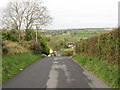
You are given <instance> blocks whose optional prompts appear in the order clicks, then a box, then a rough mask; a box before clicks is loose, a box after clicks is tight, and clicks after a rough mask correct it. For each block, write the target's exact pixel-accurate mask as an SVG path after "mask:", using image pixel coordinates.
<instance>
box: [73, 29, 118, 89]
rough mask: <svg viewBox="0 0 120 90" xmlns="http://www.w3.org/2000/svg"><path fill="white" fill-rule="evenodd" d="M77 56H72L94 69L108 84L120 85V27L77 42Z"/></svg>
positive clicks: (112, 85)
mask: <svg viewBox="0 0 120 90" xmlns="http://www.w3.org/2000/svg"><path fill="white" fill-rule="evenodd" d="M75 51H76V54H77V55H76V56H73V57H72V58H73V59H74V60H75V61H76V62H77V63H79V64H81V65H83V66H84V67H86V68H87V69H88V70H90V71H92V72H93V73H94V74H95V75H96V76H97V77H99V78H101V80H103V81H104V82H106V84H107V85H109V86H110V87H113V88H118V87H120V82H119V81H118V80H119V79H120V76H119V75H118V74H119V73H118V72H119V70H118V68H119V62H120V28H118V29H115V30H113V31H111V32H108V33H103V34H100V35H98V36H94V37H90V38H88V39H83V40H81V41H79V42H77V43H76V50H75Z"/></svg>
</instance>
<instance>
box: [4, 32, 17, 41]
mask: <svg viewBox="0 0 120 90" xmlns="http://www.w3.org/2000/svg"><path fill="white" fill-rule="evenodd" d="M18 38H19V37H18V34H17V32H16V31H15V30H2V40H10V41H13V42H18V41H19V39H18Z"/></svg>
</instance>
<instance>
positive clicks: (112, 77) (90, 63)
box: [72, 55, 120, 88]
mask: <svg viewBox="0 0 120 90" xmlns="http://www.w3.org/2000/svg"><path fill="white" fill-rule="evenodd" d="M72 58H73V60H74V61H75V62H77V63H78V64H80V65H82V66H83V67H85V68H86V69H88V70H89V71H91V72H92V73H93V74H94V75H96V76H97V77H99V78H100V79H101V80H102V81H104V82H105V83H106V84H107V85H109V86H110V87H112V88H118V87H119V88H120V85H118V66H117V64H116V62H114V61H113V62H110V63H109V64H108V63H106V62H105V61H101V60H99V59H97V58H93V57H92V56H86V55H75V56H72Z"/></svg>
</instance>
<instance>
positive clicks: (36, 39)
mask: <svg viewBox="0 0 120 90" xmlns="http://www.w3.org/2000/svg"><path fill="white" fill-rule="evenodd" d="M37 37H38V24H36V37H35V41H36V42H38V38H37Z"/></svg>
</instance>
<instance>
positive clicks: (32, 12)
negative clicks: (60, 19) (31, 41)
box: [2, 1, 52, 35]
mask: <svg viewBox="0 0 120 90" xmlns="http://www.w3.org/2000/svg"><path fill="white" fill-rule="evenodd" d="M51 21H52V18H51V16H50V15H49V14H48V10H47V8H46V7H45V6H43V5H42V2H38V1H34V2H9V4H8V7H7V8H6V9H5V10H4V12H3V13H2V26H3V28H7V29H15V30H16V31H17V32H18V33H19V35H20V30H21V29H25V30H26V33H27V31H28V30H29V29H35V27H36V24H37V27H38V29H40V28H41V27H42V26H46V25H48V24H50V22H51Z"/></svg>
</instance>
